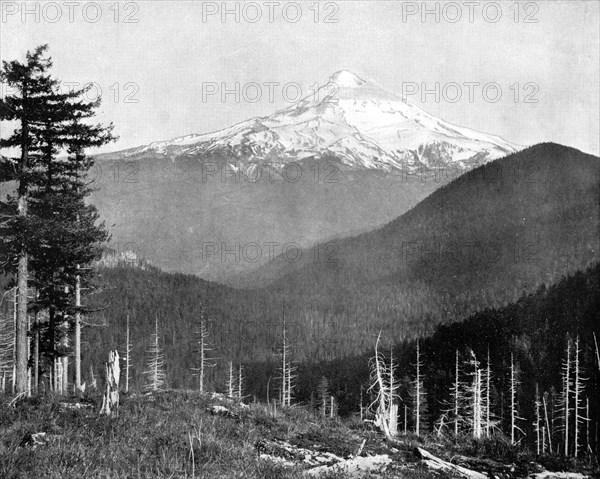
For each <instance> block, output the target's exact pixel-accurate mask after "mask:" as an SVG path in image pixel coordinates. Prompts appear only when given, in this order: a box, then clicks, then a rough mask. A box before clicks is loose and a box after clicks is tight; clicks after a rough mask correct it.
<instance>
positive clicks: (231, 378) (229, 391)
mask: <svg viewBox="0 0 600 479" xmlns="http://www.w3.org/2000/svg"><path fill="white" fill-rule="evenodd" d="M234 381H235V378H234V376H233V361H229V376H228V379H227V397H229V398H233V390H234Z"/></svg>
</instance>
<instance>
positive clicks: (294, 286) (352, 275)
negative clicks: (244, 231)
mask: <svg viewBox="0 0 600 479" xmlns="http://www.w3.org/2000/svg"><path fill="white" fill-rule="evenodd" d="M599 172H600V161H599V159H598V157H595V156H592V155H588V154H585V153H582V152H580V151H579V150H576V149H573V148H569V147H566V146H562V145H557V144H554V143H543V144H539V145H536V146H532V147H530V148H527V149H525V150H523V151H520V152H518V153H515V154H512V155H509V156H507V157H505V158H502V159H499V160H496V161H493V162H491V163H488V164H486V165H483V166H481V167H479V168H476V169H474V170H472V171H470V172H468V173H466V174H464V175H462V176H460V177H459V178H457V179H456V180H454V181H452V182H451V183H449V184H448V185H445V186H443V187H442V188H440V189H438V190H437V191H435V192H434V193H433V194H431V195H430V196H429V197H427V198H426V199H425V200H423V201H422V202H420V203H419V204H418V205H417V206H416V207H414V208H413V209H411V210H410V211H409V212H407V213H405V214H404V215H402V216H400V217H399V218H397V219H396V220H394V221H392V222H390V223H388V224H387V225H385V226H384V227H382V228H380V229H377V230H375V231H373V232H369V233H365V234H362V235H360V236H356V237H353V238H347V239H344V240H338V241H336V242H335V243H336V245H335V248H330V250H328V251H325V250H324V249H323V246H321V250H320V251H318V252H315V251H314V250H313V251H310V252H306V253H305V254H303V255H302V258H301V261H298V262H294V263H291V262H290V261H286V259H285V257H278V258H276V260H275V261H273V262H272V263H270V264H268V265H266V266H263V267H261V268H259V269H258V270H256V271H255V272H254V274H252V275H246V276H245V277H244V278H243V279H240V282H239V284H241V285H244V284H245V285H247V286H249V285H250V284H251V283H252V284H261V283H263V284H264V283H268V284H269V283H270V287H271V288H273V287H275V288H279V289H286V290H288V291H291V290H308V291H310V292H315V291H321V290H323V288H325V289H327V291H328V293H329V294H331V295H333V296H335V295H344V293H345V291H349V292H350V293H351V295H356V294H358V295H361V294H362V292H363V291H364V290H365V288H368V286H367V285H369V284H372V283H373V282H376V284H377V285H378V287H382V288H383V287H386V286H388V285H395V284H398V283H403V282H414V281H423V282H424V283H425V284H426V285H427V287H428V288H431V289H433V290H434V291H446V290H452V291H453V292H454V293H455V294H456V293H459V294H464V293H465V292H467V291H469V292H471V293H475V292H477V291H479V292H481V291H483V290H486V289H491V290H493V291H494V292H495V293H500V291H502V290H512V291H511V292H515V291H516V292H517V295H519V294H520V293H521V292H522V290H525V291H531V290H533V289H535V287H537V285H539V284H542V283H544V282H548V281H550V282H552V281H553V280H557V279H558V278H560V277H561V276H562V275H564V274H568V273H569V272H573V271H576V270H578V269H581V268H585V267H586V266H587V265H588V264H590V262H592V261H594V260H596V259H597V258H598V227H599V217H600V209H599V203H598V199H599V194H600V177H599ZM333 249H335V251H333ZM315 258H319V260H318V261H315ZM369 294H370V293H369ZM510 299H512V300H514V299H516V297H513V298H510Z"/></svg>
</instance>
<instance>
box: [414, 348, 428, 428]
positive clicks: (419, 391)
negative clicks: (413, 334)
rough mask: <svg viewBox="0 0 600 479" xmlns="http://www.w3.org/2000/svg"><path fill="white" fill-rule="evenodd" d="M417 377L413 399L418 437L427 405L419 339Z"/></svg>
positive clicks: (416, 365)
mask: <svg viewBox="0 0 600 479" xmlns="http://www.w3.org/2000/svg"><path fill="white" fill-rule="evenodd" d="M415 368H416V377H415V382H414V385H415V386H414V393H413V398H414V401H415V409H414V415H415V434H416V435H417V436H418V435H419V434H421V421H422V412H423V406H424V404H425V387H424V385H423V375H422V373H421V369H422V368H423V362H422V361H421V349H420V344H419V340H418V339H417V362H416V363H415Z"/></svg>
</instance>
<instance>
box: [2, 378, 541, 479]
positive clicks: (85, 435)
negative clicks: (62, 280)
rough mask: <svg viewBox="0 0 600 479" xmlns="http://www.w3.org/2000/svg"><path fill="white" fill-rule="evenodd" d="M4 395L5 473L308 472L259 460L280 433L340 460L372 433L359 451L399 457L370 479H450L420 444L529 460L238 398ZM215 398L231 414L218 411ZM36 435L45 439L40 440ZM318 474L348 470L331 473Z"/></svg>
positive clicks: (227, 477)
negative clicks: (106, 405)
mask: <svg viewBox="0 0 600 479" xmlns="http://www.w3.org/2000/svg"><path fill="white" fill-rule="evenodd" d="M0 399H1V400H2V401H1V402H2V404H1V405H0V477H1V478H2V479H35V478H52V479H58V478H65V479H66V478H68V479H78V478H81V479H84V478H85V479H96V478H97V479H100V478H103V479H107V478H110V479H125V478H136V479H137V478H139V479H145V478H165V479H166V478H186V479H187V478H194V479H195V478H223V479H235V478H249V479H253V478H256V479H294V478H301V477H303V470H304V469H306V467H304V466H300V465H296V466H290V465H289V464H288V465H286V464H282V463H279V462H277V461H274V460H272V459H268V458H264V457H262V458H261V448H260V446H259V445H260V444H261V441H262V442H263V443H264V442H266V443H269V442H271V441H277V440H279V441H285V442H286V443H289V444H291V445H293V446H298V447H301V448H305V449H310V450H312V451H319V452H329V453H333V454H335V455H337V456H339V457H342V458H349V457H352V456H354V455H356V453H357V451H358V450H359V448H360V445H361V443H362V442H363V440H366V442H365V447H364V449H363V450H362V452H361V455H362V456H366V455H376V454H387V455H389V456H390V457H391V458H392V460H393V463H392V465H391V466H389V467H388V469H387V471H386V472H384V473H382V474H378V475H368V474H367V475H365V476H363V477H364V478H375V477H378V478H384V479H391V478H409V479H410V478H421V479H430V478H439V477H452V476H448V475H444V474H440V473H436V472H432V471H429V470H427V469H426V468H425V467H424V466H423V465H422V464H421V463H420V462H419V461H418V459H417V458H416V456H415V455H414V449H415V448H416V447H417V446H419V447H424V448H426V449H427V450H429V451H431V452H432V453H434V454H436V455H438V456H440V457H444V458H445V459H450V458H451V457H452V455H455V454H464V455H471V454H472V455H477V456H481V457H486V456H491V455H494V454H498V455H499V457H498V459H499V460H508V461H510V462H512V463H517V464H527V463H528V461H531V458H530V457H525V456H524V455H523V453H518V452H517V450H516V449H515V448H511V447H509V446H507V445H506V444H500V443H498V441H496V442H495V443H493V442H488V443H473V442H469V441H464V442H460V443H456V444H455V443H454V442H451V441H449V440H446V439H443V438H434V437H427V438H421V437H417V436H411V435H408V436H401V437H400V440H401V443H402V446H401V447H399V446H397V445H395V447H392V446H391V445H389V444H386V442H385V441H384V438H383V436H382V435H381V434H380V433H379V432H378V431H377V430H375V429H374V428H373V427H371V425H369V424H365V423H363V422H362V421H359V420H358V419H357V418H350V419H347V420H344V421H342V420H340V419H338V418H323V417H320V416H319V415H317V414H315V413H313V412H310V411H308V410H307V409H305V408H303V407H300V406H298V407H291V408H284V409H281V408H279V407H276V406H275V405H273V404H271V405H266V404H259V403H257V404H250V405H242V404H240V403H238V402H233V401H231V400H228V399H226V398H224V397H222V396H219V395H212V394H204V395H201V394H199V393H197V392H195V391H183V390H181V391H167V392H161V393H156V394H153V395H136V394H131V395H122V397H121V405H120V407H119V409H118V415H116V416H115V417H106V416H100V415H99V414H98V411H99V409H100V396H99V395H97V394H92V395H86V396H85V397H83V398H77V399H74V398H67V397H64V396H44V397H38V398H29V399H23V400H21V401H19V402H17V403H16V404H14V405H9V404H8V402H9V400H10V398H9V397H4V398H0ZM216 405H219V406H223V407H224V408H227V409H226V411H227V412H226V413H225V414H222V413H219V411H215V406H216ZM223 410H225V409H223V408H222V409H220V411H221V412H222V411H223ZM37 433H45V436H43V438H42V439H41V440H39V441H35V440H34V436H35V435H36V434H37ZM36 442H39V443H38V444H36ZM262 452H264V451H262ZM519 467H521V466H519ZM320 477H322V478H325V479H342V478H344V477H347V476H345V475H343V474H341V473H330V474H328V475H323V476H320Z"/></svg>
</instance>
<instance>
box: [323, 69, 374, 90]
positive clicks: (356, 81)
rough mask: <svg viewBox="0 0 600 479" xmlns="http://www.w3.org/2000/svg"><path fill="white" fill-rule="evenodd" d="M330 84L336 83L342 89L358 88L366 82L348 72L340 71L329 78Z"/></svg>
mask: <svg viewBox="0 0 600 479" xmlns="http://www.w3.org/2000/svg"><path fill="white" fill-rule="evenodd" d="M329 83H334V84H336V85H337V86H338V87H340V88H358V87H360V86H362V85H364V84H365V83H366V82H365V81H364V80H363V79H362V78H359V77H358V76H357V75H355V74H354V73H352V72H349V71H348V70H340V71H339V72H335V73H334V74H333V75H331V76H330V77H329Z"/></svg>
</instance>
